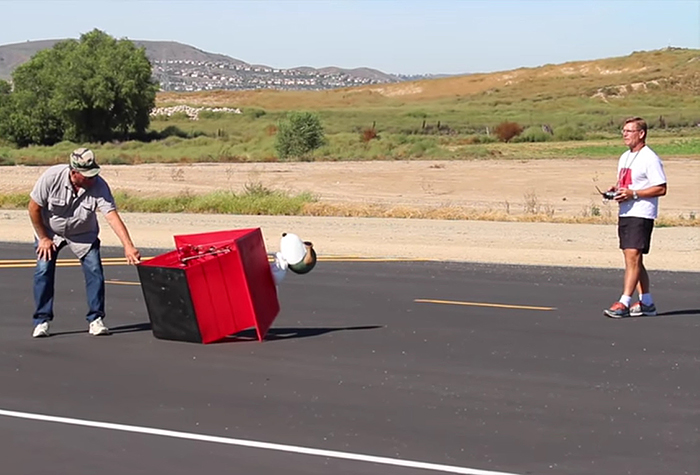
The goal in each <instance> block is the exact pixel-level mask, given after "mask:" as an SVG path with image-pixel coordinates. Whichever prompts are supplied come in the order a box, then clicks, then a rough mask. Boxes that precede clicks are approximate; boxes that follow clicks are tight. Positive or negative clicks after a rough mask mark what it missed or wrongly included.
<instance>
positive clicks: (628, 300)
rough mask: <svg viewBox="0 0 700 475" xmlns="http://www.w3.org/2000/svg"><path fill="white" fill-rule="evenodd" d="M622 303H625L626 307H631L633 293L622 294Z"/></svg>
mask: <svg viewBox="0 0 700 475" xmlns="http://www.w3.org/2000/svg"><path fill="white" fill-rule="evenodd" d="M620 303H621V304H622V305H624V306H625V307H629V306H630V304H631V303H632V296H631V295H622V296H620Z"/></svg>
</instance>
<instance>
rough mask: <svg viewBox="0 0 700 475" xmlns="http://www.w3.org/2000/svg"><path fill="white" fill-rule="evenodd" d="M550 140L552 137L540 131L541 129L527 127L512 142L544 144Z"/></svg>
mask: <svg viewBox="0 0 700 475" xmlns="http://www.w3.org/2000/svg"><path fill="white" fill-rule="evenodd" d="M551 138H552V136H551V135H550V134H548V133H547V132H545V131H544V130H542V127H528V128H527V129H525V130H523V132H522V133H521V134H520V135H518V136H517V137H515V139H513V142H546V141H548V140H551Z"/></svg>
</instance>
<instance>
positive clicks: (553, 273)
mask: <svg viewBox="0 0 700 475" xmlns="http://www.w3.org/2000/svg"><path fill="white" fill-rule="evenodd" d="M158 252H159V251H146V252H144V254H145V255H151V256H152V255H155V254H156V253H158ZM110 256H112V257H121V253H120V252H119V250H115V249H103V257H110ZM72 257H73V256H72V255H71V254H70V251H68V250H67V249H64V250H63V251H62V253H61V258H62V259H70V258H72ZM32 258H33V254H32V249H31V247H30V246H28V245H19V244H0V295H1V296H2V313H1V317H0V460H1V464H2V469H1V470H0V471H1V472H2V473H3V474H7V475H29V474H32V475H34V474H46V473H69V474H71V475H82V474H94V473H101V474H103V475H123V474H149V475H152V474H156V473H164V474H168V475H179V474H182V475H193V474H210V473H211V474H214V473H216V474H220V473H248V474H255V475H258V474H260V475H279V474H285V475H286V474H293V475H296V474H377V475H389V474H392V475H393V474H397V475H417V474H427V473H463V474H474V475H477V474H478V475H493V474H496V473H505V474H518V475H524V474H581V475H583V474H586V475H588V474H596V475H608V474H609V475H619V474H627V473H629V474H635V475H643V474H664V475H668V474H698V473H700V378H699V377H698V375H699V374H700V350H699V347H698V342H699V341H700V297H699V295H700V292H698V283H699V282H700V275H699V274H697V273H681V272H675V273H674V272H654V271H653V270H651V276H652V284H653V294H654V297H655V300H656V302H657V306H658V307H659V310H660V312H661V315H659V316H657V317H644V318H629V319H623V320H612V319H608V318H605V317H604V316H603V315H602V309H603V308H604V307H607V306H609V305H610V304H611V303H612V302H613V301H614V300H615V298H617V297H618V296H619V293H620V287H621V281H622V271H621V270H619V269H617V270H605V269H582V268H561V267H559V268H557V267H526V266H502V265H476V264H464V263H444V262H391V261H388V262H382V261H378V262H377V261H361V262H356V261H342V260H338V261H334V260H328V261H325V260H323V256H321V259H320V261H319V263H318V265H317V267H316V269H315V270H314V271H313V272H312V273H310V274H308V275H305V276H298V275H289V276H288V277H287V278H286V280H285V281H284V282H283V283H282V284H281V285H280V288H279V291H280V293H279V299H280V303H281V306H282V311H281V312H280V315H279V316H278V317H277V319H276V320H275V322H274V324H273V327H272V328H271V330H270V332H269V333H268V338H267V340H266V341H264V342H258V341H255V340H254V335H253V333H252V332H244V333H243V334H242V335H241V336H240V338H236V339H231V341H226V342H223V343H217V344H212V345H198V344H192V343H182V342H171V341H163V340H157V339H155V338H154V337H153V335H152V333H151V331H150V326H149V322H148V315H147V313H146V308H145V304H144V301H143V295H142V293H141V288H140V286H139V285H138V277H137V273H136V269H135V268H134V267H129V266H126V265H108V266H106V267H105V272H106V276H107V280H108V281H109V284H108V286H107V319H106V323H107V324H108V325H109V326H110V327H111V328H112V329H113V331H114V334H113V335H112V336H108V337H91V336H89V335H88V334H87V324H86V322H85V320H84V317H83V315H84V312H85V294H84V289H83V277H82V273H81V271H80V267H78V266H75V265H69V266H66V267H59V268H58V270H57V272H58V274H57V275H58V282H57V300H56V319H55V320H54V323H53V324H52V327H51V330H52V333H53V336H52V337H50V338H47V339H32V338H31V330H32V328H31V312H32V306H33V305H32V295H31V279H32V272H33V266H32V264H31V262H29V263H26V264H23V262H25V261H24V260H27V259H32ZM110 264H118V262H110Z"/></svg>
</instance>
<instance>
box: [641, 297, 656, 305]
mask: <svg viewBox="0 0 700 475" xmlns="http://www.w3.org/2000/svg"><path fill="white" fill-rule="evenodd" d="M639 299H640V300H641V301H642V303H643V304H644V305H652V304H653V303H654V299H652V298H651V294H642V295H640V297H639Z"/></svg>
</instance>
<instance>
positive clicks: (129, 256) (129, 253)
mask: <svg viewBox="0 0 700 475" xmlns="http://www.w3.org/2000/svg"><path fill="white" fill-rule="evenodd" d="M124 257H126V262H127V264H132V265H136V264H138V263H139V262H141V253H140V252H139V250H138V249H136V248H135V247H134V246H127V247H125V248H124Z"/></svg>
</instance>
